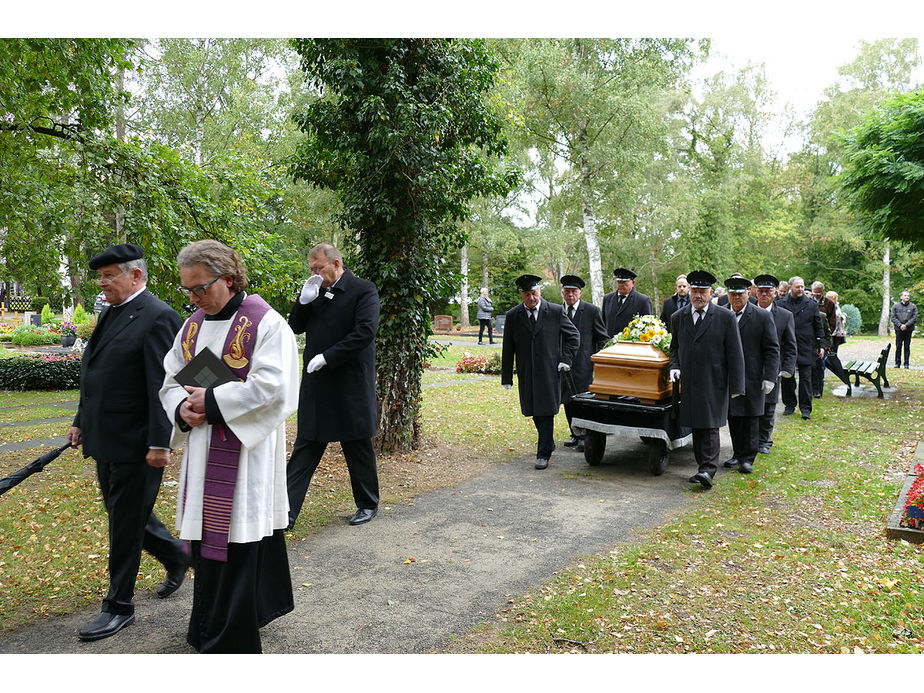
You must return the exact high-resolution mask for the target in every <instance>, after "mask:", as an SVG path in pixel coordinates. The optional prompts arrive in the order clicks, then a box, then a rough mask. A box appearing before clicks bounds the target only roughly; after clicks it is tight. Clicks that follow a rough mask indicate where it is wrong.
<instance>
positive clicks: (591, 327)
mask: <svg viewBox="0 0 924 693" xmlns="http://www.w3.org/2000/svg"><path fill="white" fill-rule="evenodd" d="M562 309H563V310H564V311H565V315H567V314H568V306H566V305H562ZM572 322H573V323H574V326H575V327H576V328H577V330H578V333H579V334H580V336H581V345H580V346H579V347H578V350H577V354H576V355H575V357H574V363H572V364H571V380H572V381H573V382H574V389H575V391H576V392H575V393H572V392H571V388H570V385H569V384H568V377H567V376H564V377H562V389H561V398H562V400H563V401H567V398H568V396H569V395H571V394H577V393H580V392H587V388H588V387H589V386H590V383H591V382H592V381H593V379H594V364H593V362H591V360H590V357H591V356H593V355H594V354H596V353H597V352H598V351H600V349H602V348H603V345H604V344H606V343H607V342H608V341H609V336H608V335H607V334H606V325H604V324H603V312H602V311H601V310H600V309H599V308H597V306H595V305H594V304H593V303H588V302H587V301H578V304H577V309H576V310H575V311H574V320H572Z"/></svg>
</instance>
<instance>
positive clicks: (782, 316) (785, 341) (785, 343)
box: [764, 301, 796, 404]
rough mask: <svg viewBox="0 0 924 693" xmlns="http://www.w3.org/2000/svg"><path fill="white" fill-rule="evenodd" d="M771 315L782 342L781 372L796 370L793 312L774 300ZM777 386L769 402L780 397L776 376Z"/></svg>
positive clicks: (777, 382) (771, 391) (775, 401)
mask: <svg viewBox="0 0 924 693" xmlns="http://www.w3.org/2000/svg"><path fill="white" fill-rule="evenodd" d="M770 315H771V317H773V323H774V325H776V338H777V341H779V343H780V373H789V374H790V375H792V374H793V373H795V372H796V331H795V329H794V328H793V320H792V313H790V312H789V311H788V310H786V309H785V308H782V307H780V305H779V304H778V303H777V302H776V301H774V302H773V303H772V304H770ZM775 380H776V387H774V388H773V389H772V390H770V394H769V395H767V397H766V399H765V400H764V401H765V402H766V403H767V404H776V403H777V402H778V401H779V399H780V382H779V378H775Z"/></svg>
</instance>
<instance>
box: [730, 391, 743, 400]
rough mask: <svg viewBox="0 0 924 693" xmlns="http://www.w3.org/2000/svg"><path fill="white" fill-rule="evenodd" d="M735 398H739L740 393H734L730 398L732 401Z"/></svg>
mask: <svg viewBox="0 0 924 693" xmlns="http://www.w3.org/2000/svg"><path fill="white" fill-rule="evenodd" d="M735 397H741V393H740V392H737V393H735V394H734V395H732V396H731V398H732V399H735Z"/></svg>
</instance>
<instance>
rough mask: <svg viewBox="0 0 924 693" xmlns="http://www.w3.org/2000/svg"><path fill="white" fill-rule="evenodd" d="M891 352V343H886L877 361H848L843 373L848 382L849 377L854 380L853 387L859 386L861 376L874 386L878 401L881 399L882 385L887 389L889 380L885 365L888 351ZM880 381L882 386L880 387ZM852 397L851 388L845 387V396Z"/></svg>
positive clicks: (887, 360)
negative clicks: (877, 393)
mask: <svg viewBox="0 0 924 693" xmlns="http://www.w3.org/2000/svg"><path fill="white" fill-rule="evenodd" d="M891 350H892V342H889V343H887V344H886V345H885V346H884V347H883V348H882V351H881V352H880V354H879V360H878V361H860V360H859V359H856V360H853V361H848V362H847V363H845V364H844V372H845V373H846V374H847V378H848V380H849V378H850V376H853V378H854V385H858V386H859V384H860V376H863V377H864V378H866V379H867V380H869V381H870V382H871V383H872V384H873V385H875V386H876V391H877V392H879V399H882V385H884V386H886V387H889V379H888V378H887V377H886V365H887V364H888V362H889V351H891ZM880 381H881V382H882V385H880V384H879V383H880ZM851 395H852V388H851V387H850V385H849V384H848V385H847V396H848V397H850V396H851Z"/></svg>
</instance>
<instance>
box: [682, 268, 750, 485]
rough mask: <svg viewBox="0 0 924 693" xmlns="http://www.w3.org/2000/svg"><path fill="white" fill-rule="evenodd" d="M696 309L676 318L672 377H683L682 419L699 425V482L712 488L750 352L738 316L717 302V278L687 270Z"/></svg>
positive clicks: (692, 479) (696, 445)
mask: <svg viewBox="0 0 924 693" xmlns="http://www.w3.org/2000/svg"><path fill="white" fill-rule="evenodd" d="M687 281H689V283H690V307H689V308H684V309H683V310H680V311H677V312H676V313H674V315H673V316H672V317H671V358H670V378H671V381H677V380H681V377H682V380H681V396H680V413H679V414H678V421H677V423H678V424H679V425H680V426H688V427H690V428H692V429H693V455H694V456H695V457H696V463H697V465H698V466H699V469H698V471H697V473H696V474H694V475H693V476H691V477H690V479H689V481H690V483H693V484H696V483H698V484H701V485H702V486H703V487H704V488H706V489H710V488H712V485H713V480H714V479H715V474H716V471H718V464H717V462H718V459H719V449H720V448H719V445H720V441H719V428H721V427H722V426H724V425H725V422H726V421H727V419H728V403H729V401H730V398H734V397H739V396H741V395H743V394H744V355H743V353H742V351H741V337H740V336H739V335H738V326H737V324H735V316H734V314H733V313H732V312H731V311H729V310H727V309H726V308H720V307H719V306H716V305H713V304H712V285H713V284H714V283H715V277H714V276H713V275H712V274H710V273H709V272H706V271H704V270H696V271H694V272H689V273H688V274H687Z"/></svg>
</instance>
